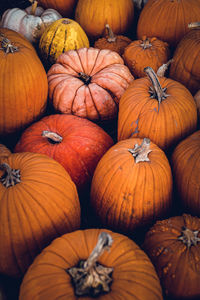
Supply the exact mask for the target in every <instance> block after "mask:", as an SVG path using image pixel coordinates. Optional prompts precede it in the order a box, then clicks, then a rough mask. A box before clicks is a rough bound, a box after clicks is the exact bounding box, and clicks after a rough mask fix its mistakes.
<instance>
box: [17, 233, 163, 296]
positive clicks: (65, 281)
mask: <svg viewBox="0 0 200 300" xmlns="http://www.w3.org/2000/svg"><path fill="white" fill-rule="evenodd" d="M108 249H109V251H105V250H108ZM94 297H95V298H96V299H99V300H103V299H104V300H117V299H123V300H124V299H126V300H150V299H151V300H162V299H163V297H162V290H161V287H160V282H159V280H158V277H157V274H156V272H155V269H154V267H153V265H152V263H151V262H150V260H149V258H148V257H147V255H146V254H145V253H144V251H142V250H141V249H140V248H139V246H137V244H136V243H135V242H133V241H132V240H131V239H129V238H127V237H126V236H124V235H121V234H119V233H114V232H111V231H109V230H102V229H87V230H79V231H75V232H73V233H68V234H65V235H63V236H62V237H60V238H57V239H56V240H54V241H53V243H51V245H50V246H49V247H47V248H46V249H45V250H44V251H42V253H41V254H40V255H39V256H38V257H37V258H36V260H35V261H34V263H33V264H32V265H31V267H30V268H29V270H28V272H27V273H26V275H25V277H24V279H23V281H22V285H21V287H20V295H19V300H28V299H37V300H44V299H51V300H56V299H70V300H76V299H83V300H86V299H87V300H89V299H94Z"/></svg>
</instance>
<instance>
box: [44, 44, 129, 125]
mask: <svg viewBox="0 0 200 300" xmlns="http://www.w3.org/2000/svg"><path fill="white" fill-rule="evenodd" d="M47 78H48V83H49V100H50V103H52V104H53V107H54V109H55V110H56V111H58V112H61V113H64V114H73V115H76V116H79V117H83V118H87V119H89V120H92V121H98V120H99V121H102V120H111V119H114V118H116V117H117V113H118V104H119V100H120V98H121V96H122V94H123V93H124V91H125V90H126V89H127V88H128V86H129V84H130V83H131V82H132V81H133V80H134V77H133V76H132V75H131V73H130V71H129V69H128V67H127V66H125V65H124V61H123V59H122V57H121V56H120V55H119V54H118V53H116V52H115V51H111V50H108V49H103V50H100V49H97V48H93V47H90V48H81V49H78V50H71V51H68V52H65V53H63V54H62V55H60V56H59V58H58V59H57V62H56V64H54V65H53V66H52V67H51V68H50V69H49V71H48V73H47Z"/></svg>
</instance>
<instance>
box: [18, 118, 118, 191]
mask: <svg viewBox="0 0 200 300" xmlns="http://www.w3.org/2000/svg"><path fill="white" fill-rule="evenodd" d="M112 145H113V140H112V138H111V137H110V136H109V135H108V134H107V133H106V132H105V131H104V130H103V129H102V128H101V127H99V126H98V125H96V124H94V123H93V122H91V121H89V120H87V119H83V118H80V117H77V116H73V115H50V116H48V117H44V118H43V119H41V120H40V121H38V122H36V123H34V124H33V125H32V126H30V127H29V128H27V129H26V131H24V132H23V134H22V136H21V138H20V140H19V141H18V143H17V145H16V147H15V152H27V151H28V152H37V153H41V154H46V155H48V156H50V157H52V158H53V159H55V160H56V161H58V162H59V163H60V164H61V165H62V166H63V167H64V168H65V169H66V170H67V171H68V173H69V175H70V176H71V178H72V180H73V181H74V183H75V184H76V186H77V188H78V189H79V190H81V189H82V188H85V187H86V186H87V185H88V184H89V183H90V181H91V179H92V176H93V173H94V170H95V168H96V165H97V163H98V161H99V160H100V158H101V157H102V155H103V154H104V153H105V152H106V151H107V150H108V148H110V147H111V146H112Z"/></svg>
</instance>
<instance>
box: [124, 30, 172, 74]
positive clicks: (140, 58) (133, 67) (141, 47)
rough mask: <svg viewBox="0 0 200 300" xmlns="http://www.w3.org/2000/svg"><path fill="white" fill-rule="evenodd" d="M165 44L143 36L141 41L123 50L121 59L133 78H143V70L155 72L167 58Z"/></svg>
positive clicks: (136, 41)
mask: <svg viewBox="0 0 200 300" xmlns="http://www.w3.org/2000/svg"><path fill="white" fill-rule="evenodd" d="M169 54H170V52H169V46H168V44H167V43H165V42H163V41H161V40H159V39H157V38H155V37H153V38H148V37H146V36H143V37H142V39H141V40H135V41H132V42H131V43H130V44H129V45H128V46H127V47H126V49H125V51H124V54H123V59H124V61H125V64H126V65H127V66H128V68H129V70H130V71H131V73H132V74H133V76H134V77H144V76H146V73H145V72H144V68H145V67H146V66H149V67H151V68H152V69H153V70H155V71H157V70H158V68H159V67H160V66H161V65H162V64H164V63H166V62H167V61H168V58H169Z"/></svg>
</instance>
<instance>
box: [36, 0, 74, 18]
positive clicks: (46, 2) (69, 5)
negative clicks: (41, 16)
mask: <svg viewBox="0 0 200 300" xmlns="http://www.w3.org/2000/svg"><path fill="white" fill-rule="evenodd" d="M77 1H78V0H38V3H39V4H40V5H41V6H42V7H44V8H54V9H55V10H57V11H58V12H59V13H60V14H61V15H62V16H63V17H64V18H65V17H68V18H69V17H72V16H73V15H74V10H75V7H76V4H77Z"/></svg>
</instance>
